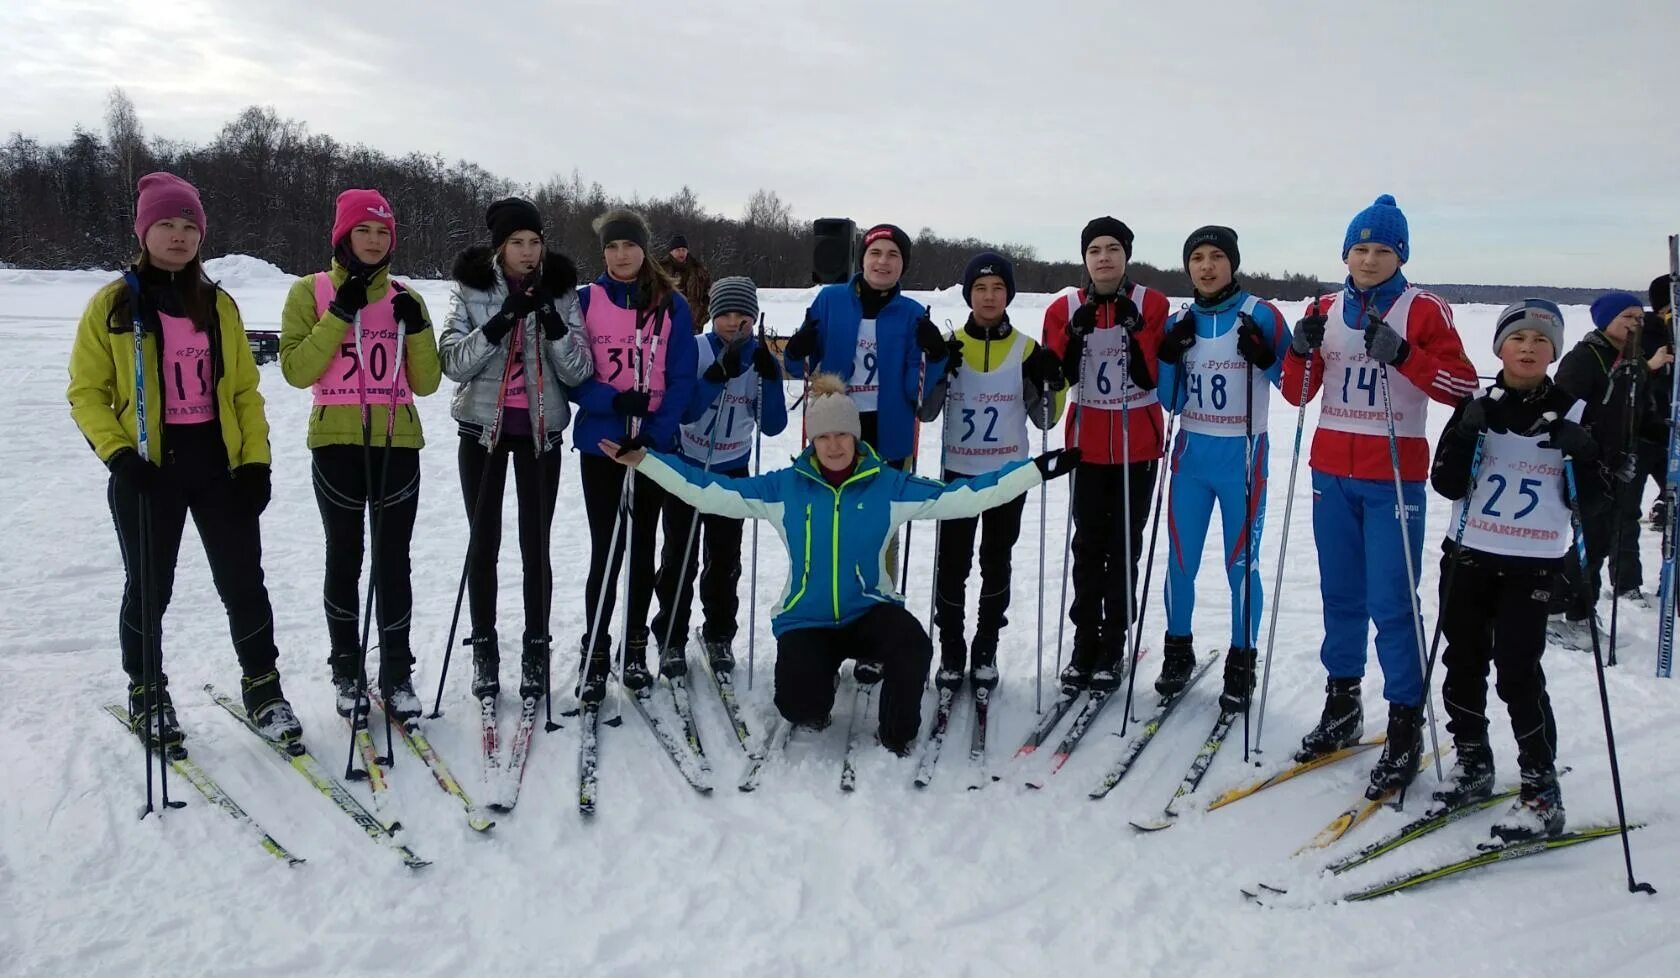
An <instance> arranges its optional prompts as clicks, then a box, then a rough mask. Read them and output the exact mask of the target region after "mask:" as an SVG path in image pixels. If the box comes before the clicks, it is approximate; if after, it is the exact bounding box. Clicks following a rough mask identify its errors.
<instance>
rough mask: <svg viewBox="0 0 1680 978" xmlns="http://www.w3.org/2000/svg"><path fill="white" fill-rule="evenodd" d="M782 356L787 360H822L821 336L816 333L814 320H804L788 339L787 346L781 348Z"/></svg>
mask: <svg viewBox="0 0 1680 978" xmlns="http://www.w3.org/2000/svg"><path fill="white" fill-rule="evenodd" d="M782 355H783V356H784V357H786V358H787V359H789V360H810V359H813V358H815V359H818V360H821V359H822V334H821V333H819V332H817V321H816V320H815V319H806V320H805V322H804V323H802V324H801V325H800V327H799V329H798V330H797V331H795V332H794V334H793V335H792V336H790V337H788V341H787V345H786V346H784V347H782Z"/></svg>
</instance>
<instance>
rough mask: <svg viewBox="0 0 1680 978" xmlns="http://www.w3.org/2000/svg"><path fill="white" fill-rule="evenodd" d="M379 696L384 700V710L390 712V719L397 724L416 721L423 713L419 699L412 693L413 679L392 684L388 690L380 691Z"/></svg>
mask: <svg viewBox="0 0 1680 978" xmlns="http://www.w3.org/2000/svg"><path fill="white" fill-rule="evenodd" d="M380 695H381V696H383V697H384V698H385V709H387V710H389V711H390V713H391V719H393V720H395V721H397V722H398V723H407V722H408V721H410V720H415V719H418V718H419V716H420V714H421V713H423V712H424V710H423V709H422V708H421V706H420V697H419V696H418V695H417V694H416V693H415V692H414V680H413V679H404V680H402V681H401V682H396V683H392V684H391V688H390V689H383V690H380Z"/></svg>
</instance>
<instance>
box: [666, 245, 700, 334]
mask: <svg viewBox="0 0 1680 978" xmlns="http://www.w3.org/2000/svg"><path fill="white" fill-rule="evenodd" d="M659 267H660V268H661V269H663V270H664V272H665V274H666V275H669V276H670V277H671V280H672V281H674V282H676V283H677V291H678V292H681V293H682V294H683V298H684V299H687V300H688V312H689V315H690V316H691V317H693V319H694V331H695V332H696V333H698V332H700V330H701V324H703V323H705V322H706V320H707V319H709V318H711V315H712V314H711V312H710V310H708V309H707V303H708V301H709V298H708V297H709V296H710V294H711V291H712V273H711V272H709V271H707V270H706V265H705V263H704V262H702V261H701V260H700V259H699V258H696V257H695V256H694V254H693V253H692V252H690V251H689V250H688V238H686V237H684V236H683V235H681V234H673V235H671V243H670V244H668V245H666V246H665V257H664V258H661V259H659Z"/></svg>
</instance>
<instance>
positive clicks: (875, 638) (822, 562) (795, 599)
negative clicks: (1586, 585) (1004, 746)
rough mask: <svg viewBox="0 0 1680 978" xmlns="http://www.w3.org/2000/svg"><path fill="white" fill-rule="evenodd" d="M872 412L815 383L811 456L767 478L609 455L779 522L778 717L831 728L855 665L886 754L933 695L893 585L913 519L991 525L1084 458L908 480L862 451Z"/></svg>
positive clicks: (684, 495)
mask: <svg viewBox="0 0 1680 978" xmlns="http://www.w3.org/2000/svg"><path fill="white" fill-rule="evenodd" d="M859 414H860V412H859V411H858V408H857V405H856V404H854V403H853V402H852V399H851V398H849V397H847V396H846V389H845V381H843V380H841V379H840V378H838V377H834V376H831V375H818V376H817V377H815V378H813V380H812V383H811V388H810V400H809V401H807V402H806V408H805V427H806V434H808V435H809V436H810V437H811V443H810V445H809V446H808V447H807V448H806V449H805V450H804V451H803V452H801V453H800V455H799V457H798V458H797V459H795V460H794V463H793V464H792V465H791V466H789V467H787V468H784V469H778V470H777V471H775V472H769V473H766V474H764V475H761V476H758V477H756V478H748V479H733V478H729V477H728V476H723V475H719V474H717V473H712V472H704V471H702V470H701V469H699V468H697V467H695V466H694V465H692V464H690V463H688V462H684V461H683V460H682V459H681V458H680V457H678V456H677V455H674V454H662V453H647V452H643V451H640V450H629V451H627V450H624V449H621V448H620V446H618V445H616V444H614V443H612V442H611V441H605V440H604V441H602V443H601V446H600V448H601V450H602V451H605V452H609V453H612V455H613V457H616V458H617V459H618V460H619V461H620V462H622V463H624V464H625V465H629V466H633V467H636V468H637V469H638V470H639V472H640V474H641V475H643V476H646V477H648V478H650V479H652V480H653V481H655V482H657V483H658V484H659V485H661V486H663V487H664V488H665V490H666V491H667V492H670V493H672V494H674V495H676V496H677V497H679V498H681V499H682V500H683V501H684V502H686V503H688V504H689V505H690V506H693V507H694V508H695V509H698V510H699V511H701V512H702V513H715V514H717V515H720V516H729V517H733V518H736V519H744V518H747V517H751V518H754V519H762V520H770V521H772V522H774V523H775V524H776V525H777V526H778V528H779V530H780V534H781V537H782V539H783V540H785V541H786V542H787V546H788V569H789V573H788V583H787V587H786V588H785V589H784V590H783V592H782V599H781V600H780V602H778V607H777V611H776V616H775V618H774V620H773V621H772V622H771V628H772V630H773V631H774V632H775V634H776V647H777V653H776V709H777V711H778V712H780V713H781V715H782V717H783V719H784V720H785V721H787V722H789V723H799V724H808V725H813V726H817V727H822V726H826V725H827V723H828V720H829V713H830V711H831V710H833V708H834V690H835V676H836V674H837V673H838V672H839V669H840V666H841V665H842V663H844V662H845V660H847V659H858V658H860V656H866V657H867V658H866V662H868V663H869V664H870V665H871V666H872V667H873V668H870V669H867V670H866V669H864V668H863V667H862V665H863V664H862V663H860V664H859V665H858V666H857V667H854V671H853V674H854V675H855V676H856V677H857V678H858V681H859V682H880V683H881V684H882V689H881V718H880V726H879V728H878V734H879V736H880V739H881V745H882V746H884V747H886V748H887V749H888V750H890V751H892V752H893V753H895V754H899V755H903V754H906V753H908V752H909V750H910V745H911V744H912V743H913V742H914V741H915V739H916V734H917V732H918V731H919V730H920V729H921V723H922V685H923V684H924V683H925V682H927V674H928V666H929V665H930V664H931V663H932V660H933V643H932V642H931V641H930V640H929V638H928V635H927V632H925V631H923V630H922V625H921V623H920V622H918V621H917V620H916V617H915V616H914V615H912V614H911V613H910V612H909V611H907V610H905V607H904V596H903V595H902V594H899V593H898V592H897V591H895V590H894V589H893V587H892V583H891V580H890V578H889V577H888V574H887V562H888V547H887V544H888V541H889V540H891V539H893V538H894V537H895V536H896V534H897V532H898V528H899V527H900V526H902V525H903V524H905V523H907V522H908V521H910V520H917V519H955V518H960V517H965V516H977V515H979V514H980V513H981V512H983V511H984V510H987V509H990V508H991V507H993V506H1000V505H1003V504H1004V503H1007V502H1009V501H1010V500H1011V499H1014V498H1015V497H1017V496H1019V495H1021V494H1023V493H1025V492H1026V491H1027V490H1029V489H1031V488H1033V487H1034V486H1037V485H1039V484H1040V483H1041V482H1042V481H1043V480H1046V479H1053V478H1056V477H1058V476H1061V475H1065V474H1067V473H1068V472H1069V471H1071V470H1072V468H1073V465H1074V464H1075V463H1076V462H1077V461H1078V455H1079V453H1078V452H1077V451H1076V450H1074V451H1067V452H1063V451H1061V450H1057V451H1052V452H1048V453H1046V454H1044V455H1040V456H1039V457H1038V458H1036V459H1034V460H1033V461H1032V463H1031V464H1028V463H1027V462H1025V461H1021V462H1014V463H1011V464H1009V465H1006V466H1004V467H1003V468H1001V469H999V470H997V471H995V472H991V473H989V474H987V475H982V476H975V477H974V478H971V479H958V480H956V481H955V482H949V483H941V482H938V481H936V480H933V479H924V478H921V477H920V476H916V475H911V474H909V473H906V472H901V471H895V470H894V469H892V468H890V467H888V466H887V465H885V464H884V463H883V462H882V461H881V457H880V455H879V454H878V453H876V451H875V450H874V449H873V448H871V447H870V446H869V444H868V443H867V442H864V441H863V440H861V439H860V438H859V437H858V435H859V432H860V431H861V430H862V425H861V421H860V419H859Z"/></svg>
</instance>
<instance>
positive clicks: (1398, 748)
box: [1365, 703, 1423, 801]
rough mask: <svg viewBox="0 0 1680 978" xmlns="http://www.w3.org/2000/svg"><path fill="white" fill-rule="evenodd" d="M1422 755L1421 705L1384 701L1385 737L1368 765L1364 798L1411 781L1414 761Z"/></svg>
mask: <svg viewBox="0 0 1680 978" xmlns="http://www.w3.org/2000/svg"><path fill="white" fill-rule="evenodd" d="M1422 757H1423V708H1422V707H1418V706H1402V705H1401V704H1399V703H1390V704H1388V740H1387V741H1386V742H1385V743H1384V744H1383V750H1382V756H1381V757H1379V758H1377V763H1376V766H1375V767H1373V768H1371V783H1370V784H1369V785H1368V786H1366V788H1365V797H1366V798H1368V799H1370V800H1371V801H1376V800H1378V799H1380V798H1382V797H1383V796H1384V795H1386V794H1388V793H1389V792H1392V791H1399V790H1400V789H1401V788H1404V787H1406V786H1407V785H1409V784H1411V783H1412V779H1413V778H1415V777H1417V773H1418V761H1419V759H1420V758H1422Z"/></svg>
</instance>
